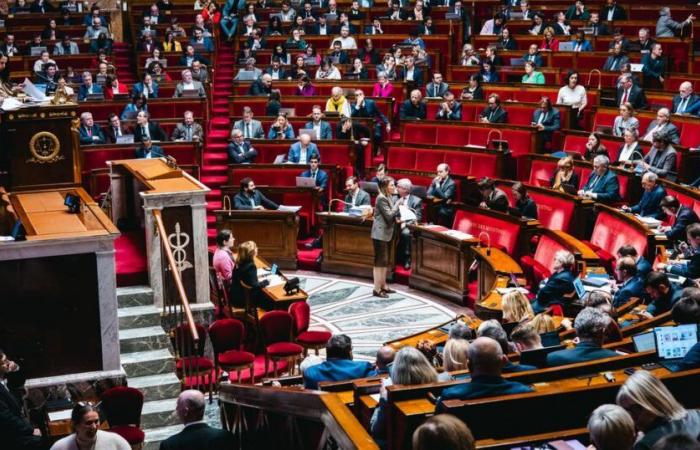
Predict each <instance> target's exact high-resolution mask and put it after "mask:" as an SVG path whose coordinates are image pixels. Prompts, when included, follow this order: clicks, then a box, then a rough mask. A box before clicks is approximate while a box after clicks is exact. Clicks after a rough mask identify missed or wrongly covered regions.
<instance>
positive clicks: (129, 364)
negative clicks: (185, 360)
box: [121, 348, 175, 378]
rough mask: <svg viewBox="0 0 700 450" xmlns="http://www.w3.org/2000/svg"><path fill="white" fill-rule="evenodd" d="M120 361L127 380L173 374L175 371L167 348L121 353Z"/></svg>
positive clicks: (173, 362)
mask: <svg viewBox="0 0 700 450" xmlns="http://www.w3.org/2000/svg"><path fill="white" fill-rule="evenodd" d="M121 359H122V367H123V368H124V371H125V372H126V375H127V376H128V377H129V378H131V377H143V376H146V375H156V374H163V373H173V372H174V370H175V358H173V355H172V353H170V350H169V349H167V348H162V349H158V350H149V351H144V352H132V353H122V355H121Z"/></svg>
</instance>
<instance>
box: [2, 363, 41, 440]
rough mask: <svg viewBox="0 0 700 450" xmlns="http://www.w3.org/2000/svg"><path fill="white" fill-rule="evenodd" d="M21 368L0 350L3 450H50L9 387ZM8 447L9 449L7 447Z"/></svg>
mask: <svg viewBox="0 0 700 450" xmlns="http://www.w3.org/2000/svg"><path fill="white" fill-rule="evenodd" d="M17 370H19V366H18V365H17V364H15V362H14V361H12V360H10V359H9V358H8V357H7V355H5V352H3V351H2V350H0V436H2V443H3V448H7V450H25V449H29V450H31V449H42V448H48V446H47V445H45V443H44V442H43V439H42V438H41V431H39V429H38V428H34V427H33V426H32V424H31V423H29V422H28V421H27V419H26V418H25V417H24V415H23V414H22V407H21V404H20V402H19V401H18V400H17V398H16V397H15V396H14V395H13V394H12V392H10V390H9V388H8V386H7V378H8V376H9V375H10V374H11V373H13V372H16V371H17ZM5 446H7V447H5Z"/></svg>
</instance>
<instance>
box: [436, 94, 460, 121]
mask: <svg viewBox="0 0 700 450" xmlns="http://www.w3.org/2000/svg"><path fill="white" fill-rule="evenodd" d="M443 97H444V99H445V101H444V102H442V103H440V110H439V111H438V112H437V113H436V114H435V120H462V104H461V103H459V102H458V101H455V95H454V94H453V93H452V92H450V91H447V92H445V94H444V95H443Z"/></svg>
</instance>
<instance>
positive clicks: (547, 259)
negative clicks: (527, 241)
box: [534, 234, 566, 277]
mask: <svg viewBox="0 0 700 450" xmlns="http://www.w3.org/2000/svg"><path fill="white" fill-rule="evenodd" d="M559 250H566V248H565V247H563V246H562V245H560V244H559V243H558V242H557V241H555V240H554V239H552V238H551V237H549V236H547V235H546V234H543V235H541V236H540V241H539V242H538V244H537V249H536V250H535V255H534V258H535V261H536V262H538V263H539V264H541V265H542V267H543V268H544V269H545V270H546V276H547V277H548V276H549V275H550V274H551V273H552V271H553V270H554V255H555V254H556V253H557V252H558V251H559Z"/></svg>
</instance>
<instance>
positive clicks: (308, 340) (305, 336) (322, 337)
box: [297, 331, 333, 345]
mask: <svg viewBox="0 0 700 450" xmlns="http://www.w3.org/2000/svg"><path fill="white" fill-rule="evenodd" d="M331 336H333V334H332V333H330V332H328V331H304V332H303V333H299V335H298V336H297V342H299V343H300V344H302V345H303V344H306V345H326V342H328V340H329V339H330V338H331Z"/></svg>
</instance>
